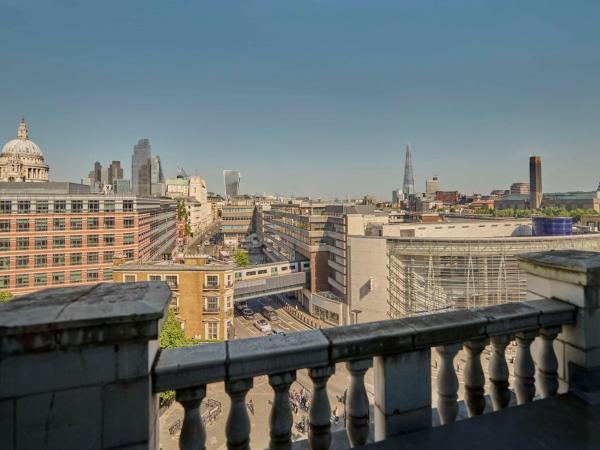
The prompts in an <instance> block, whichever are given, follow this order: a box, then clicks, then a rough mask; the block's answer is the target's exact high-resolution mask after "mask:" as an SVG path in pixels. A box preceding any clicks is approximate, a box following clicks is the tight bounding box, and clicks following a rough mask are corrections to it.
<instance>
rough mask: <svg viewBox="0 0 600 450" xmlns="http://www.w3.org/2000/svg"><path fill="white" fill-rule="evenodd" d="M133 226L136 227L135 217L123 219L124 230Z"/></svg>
mask: <svg viewBox="0 0 600 450" xmlns="http://www.w3.org/2000/svg"><path fill="white" fill-rule="evenodd" d="M133 226H134V220H133V217H125V218H124V219H123V227H124V228H133Z"/></svg>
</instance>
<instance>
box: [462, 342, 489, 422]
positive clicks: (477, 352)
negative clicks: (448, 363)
mask: <svg viewBox="0 0 600 450" xmlns="http://www.w3.org/2000/svg"><path fill="white" fill-rule="evenodd" d="M486 345H487V340H486V339H478V340H475V341H468V342H465V345H464V349H465V352H466V354H467V363H466V364H465V373H464V381H465V403H466V404H467V411H468V412H469V417H472V416H478V415H480V414H483V410H484V409H485V397H484V395H483V394H484V392H485V389H484V386H485V377H484V376H483V368H482V367H481V352H482V351H483V349H484V348H485V346H486Z"/></svg>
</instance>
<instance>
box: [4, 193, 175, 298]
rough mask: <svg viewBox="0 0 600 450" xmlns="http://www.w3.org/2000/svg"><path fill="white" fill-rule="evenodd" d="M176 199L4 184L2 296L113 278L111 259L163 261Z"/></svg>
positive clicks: (169, 245) (167, 251)
mask: <svg viewBox="0 0 600 450" xmlns="http://www.w3.org/2000/svg"><path fill="white" fill-rule="evenodd" d="M174 242H175V202H173V201H171V200H165V199H156V198H143V197H136V196H134V195H123V196H118V195H99V194H90V193H89V186H83V185H80V184H73V183H56V182H50V183H35V184H34V183H31V184H29V183H28V184H26V185H25V184H24V183H0V292H1V291H9V292H12V293H13V294H17V295H19V294H24V293H27V292H32V291H36V290H39V289H43V288H46V287H59V286H70V285H76V284H91V283H97V282H100V281H111V280H112V260H113V257H114V256H117V255H122V256H123V257H124V258H125V259H127V260H131V261H140V262H143V261H153V260H160V259H162V258H163V257H164V256H166V255H170V252H171V250H172V248H173V245H174Z"/></svg>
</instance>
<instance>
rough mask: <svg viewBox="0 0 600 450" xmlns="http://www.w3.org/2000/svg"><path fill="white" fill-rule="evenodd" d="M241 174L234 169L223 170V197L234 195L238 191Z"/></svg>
mask: <svg viewBox="0 0 600 450" xmlns="http://www.w3.org/2000/svg"><path fill="white" fill-rule="evenodd" d="M241 178H242V175H241V174H240V173H239V172H236V171H235V170H224V171H223V179H224V180H225V197H226V198H231V197H236V196H237V195H239V193H240V180H241Z"/></svg>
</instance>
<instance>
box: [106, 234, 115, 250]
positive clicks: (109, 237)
mask: <svg viewBox="0 0 600 450" xmlns="http://www.w3.org/2000/svg"><path fill="white" fill-rule="evenodd" d="M104 245H106V246H107V247H111V246H113V245H115V235H114V234H105V235H104Z"/></svg>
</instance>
